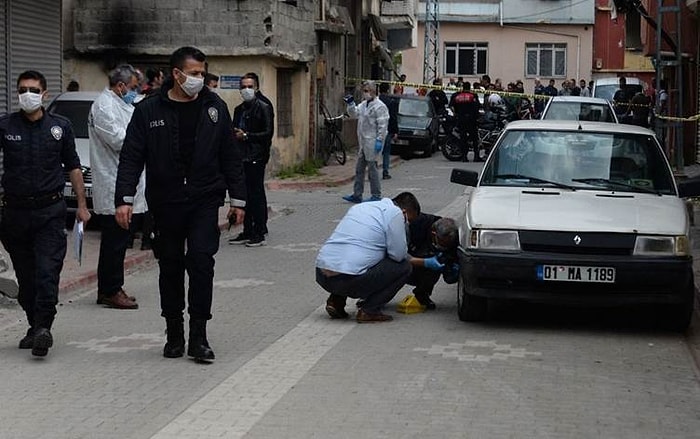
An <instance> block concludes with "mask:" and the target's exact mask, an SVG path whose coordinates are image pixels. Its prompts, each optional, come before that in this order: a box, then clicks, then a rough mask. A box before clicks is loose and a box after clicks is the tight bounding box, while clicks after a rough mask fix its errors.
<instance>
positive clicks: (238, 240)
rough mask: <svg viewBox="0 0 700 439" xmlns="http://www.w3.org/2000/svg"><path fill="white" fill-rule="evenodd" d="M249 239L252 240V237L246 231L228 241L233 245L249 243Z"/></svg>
mask: <svg viewBox="0 0 700 439" xmlns="http://www.w3.org/2000/svg"><path fill="white" fill-rule="evenodd" d="M248 241H250V237H249V236H248V235H246V234H245V233H239V234H238V236H236V237H235V238H230V239H229V240H228V243H229V244H231V245H241V244H247V243H248Z"/></svg>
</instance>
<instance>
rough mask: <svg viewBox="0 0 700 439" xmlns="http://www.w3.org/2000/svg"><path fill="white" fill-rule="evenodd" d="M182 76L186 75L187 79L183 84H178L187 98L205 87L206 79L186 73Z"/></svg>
mask: <svg viewBox="0 0 700 439" xmlns="http://www.w3.org/2000/svg"><path fill="white" fill-rule="evenodd" d="M182 74H183V75H185V78H187V79H185V82H184V83H182V84H180V83H179V82H178V85H179V86H180V88H181V89H182V91H184V92H185V94H186V95H187V96H189V97H192V96H194V95H196V94H197V93H199V92H200V91H202V87H204V78H198V77H196V76H190V75H188V74H187V73H185V72H182Z"/></svg>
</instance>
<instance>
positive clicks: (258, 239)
mask: <svg viewBox="0 0 700 439" xmlns="http://www.w3.org/2000/svg"><path fill="white" fill-rule="evenodd" d="M263 245H265V236H264V235H258V236H253V237H252V238H250V239H249V240H248V242H246V243H245V246H246V247H260V246H263Z"/></svg>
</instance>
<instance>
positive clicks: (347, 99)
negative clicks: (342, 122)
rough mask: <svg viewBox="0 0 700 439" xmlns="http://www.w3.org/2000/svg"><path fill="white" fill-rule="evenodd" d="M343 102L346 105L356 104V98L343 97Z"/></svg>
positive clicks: (350, 96)
mask: <svg viewBox="0 0 700 439" xmlns="http://www.w3.org/2000/svg"><path fill="white" fill-rule="evenodd" d="M343 100H344V101H345V103H346V104H348V105H349V104H352V103H354V102H355V98H353V97H352V95H345V96H344V97H343Z"/></svg>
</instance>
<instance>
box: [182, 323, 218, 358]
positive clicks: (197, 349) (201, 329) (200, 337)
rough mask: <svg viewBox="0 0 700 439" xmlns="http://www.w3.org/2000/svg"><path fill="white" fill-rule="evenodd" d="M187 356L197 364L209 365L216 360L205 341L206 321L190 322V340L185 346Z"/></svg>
mask: <svg viewBox="0 0 700 439" xmlns="http://www.w3.org/2000/svg"><path fill="white" fill-rule="evenodd" d="M187 356H188V357H190V358H192V359H193V360H194V361H196V362H199V363H211V362H212V361H214V359H215V358H216V357H215V356H214V351H213V350H212V349H211V347H210V346H209V341H207V321H206V320H201V319H192V320H190V340H189V342H188V345H187Z"/></svg>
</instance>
